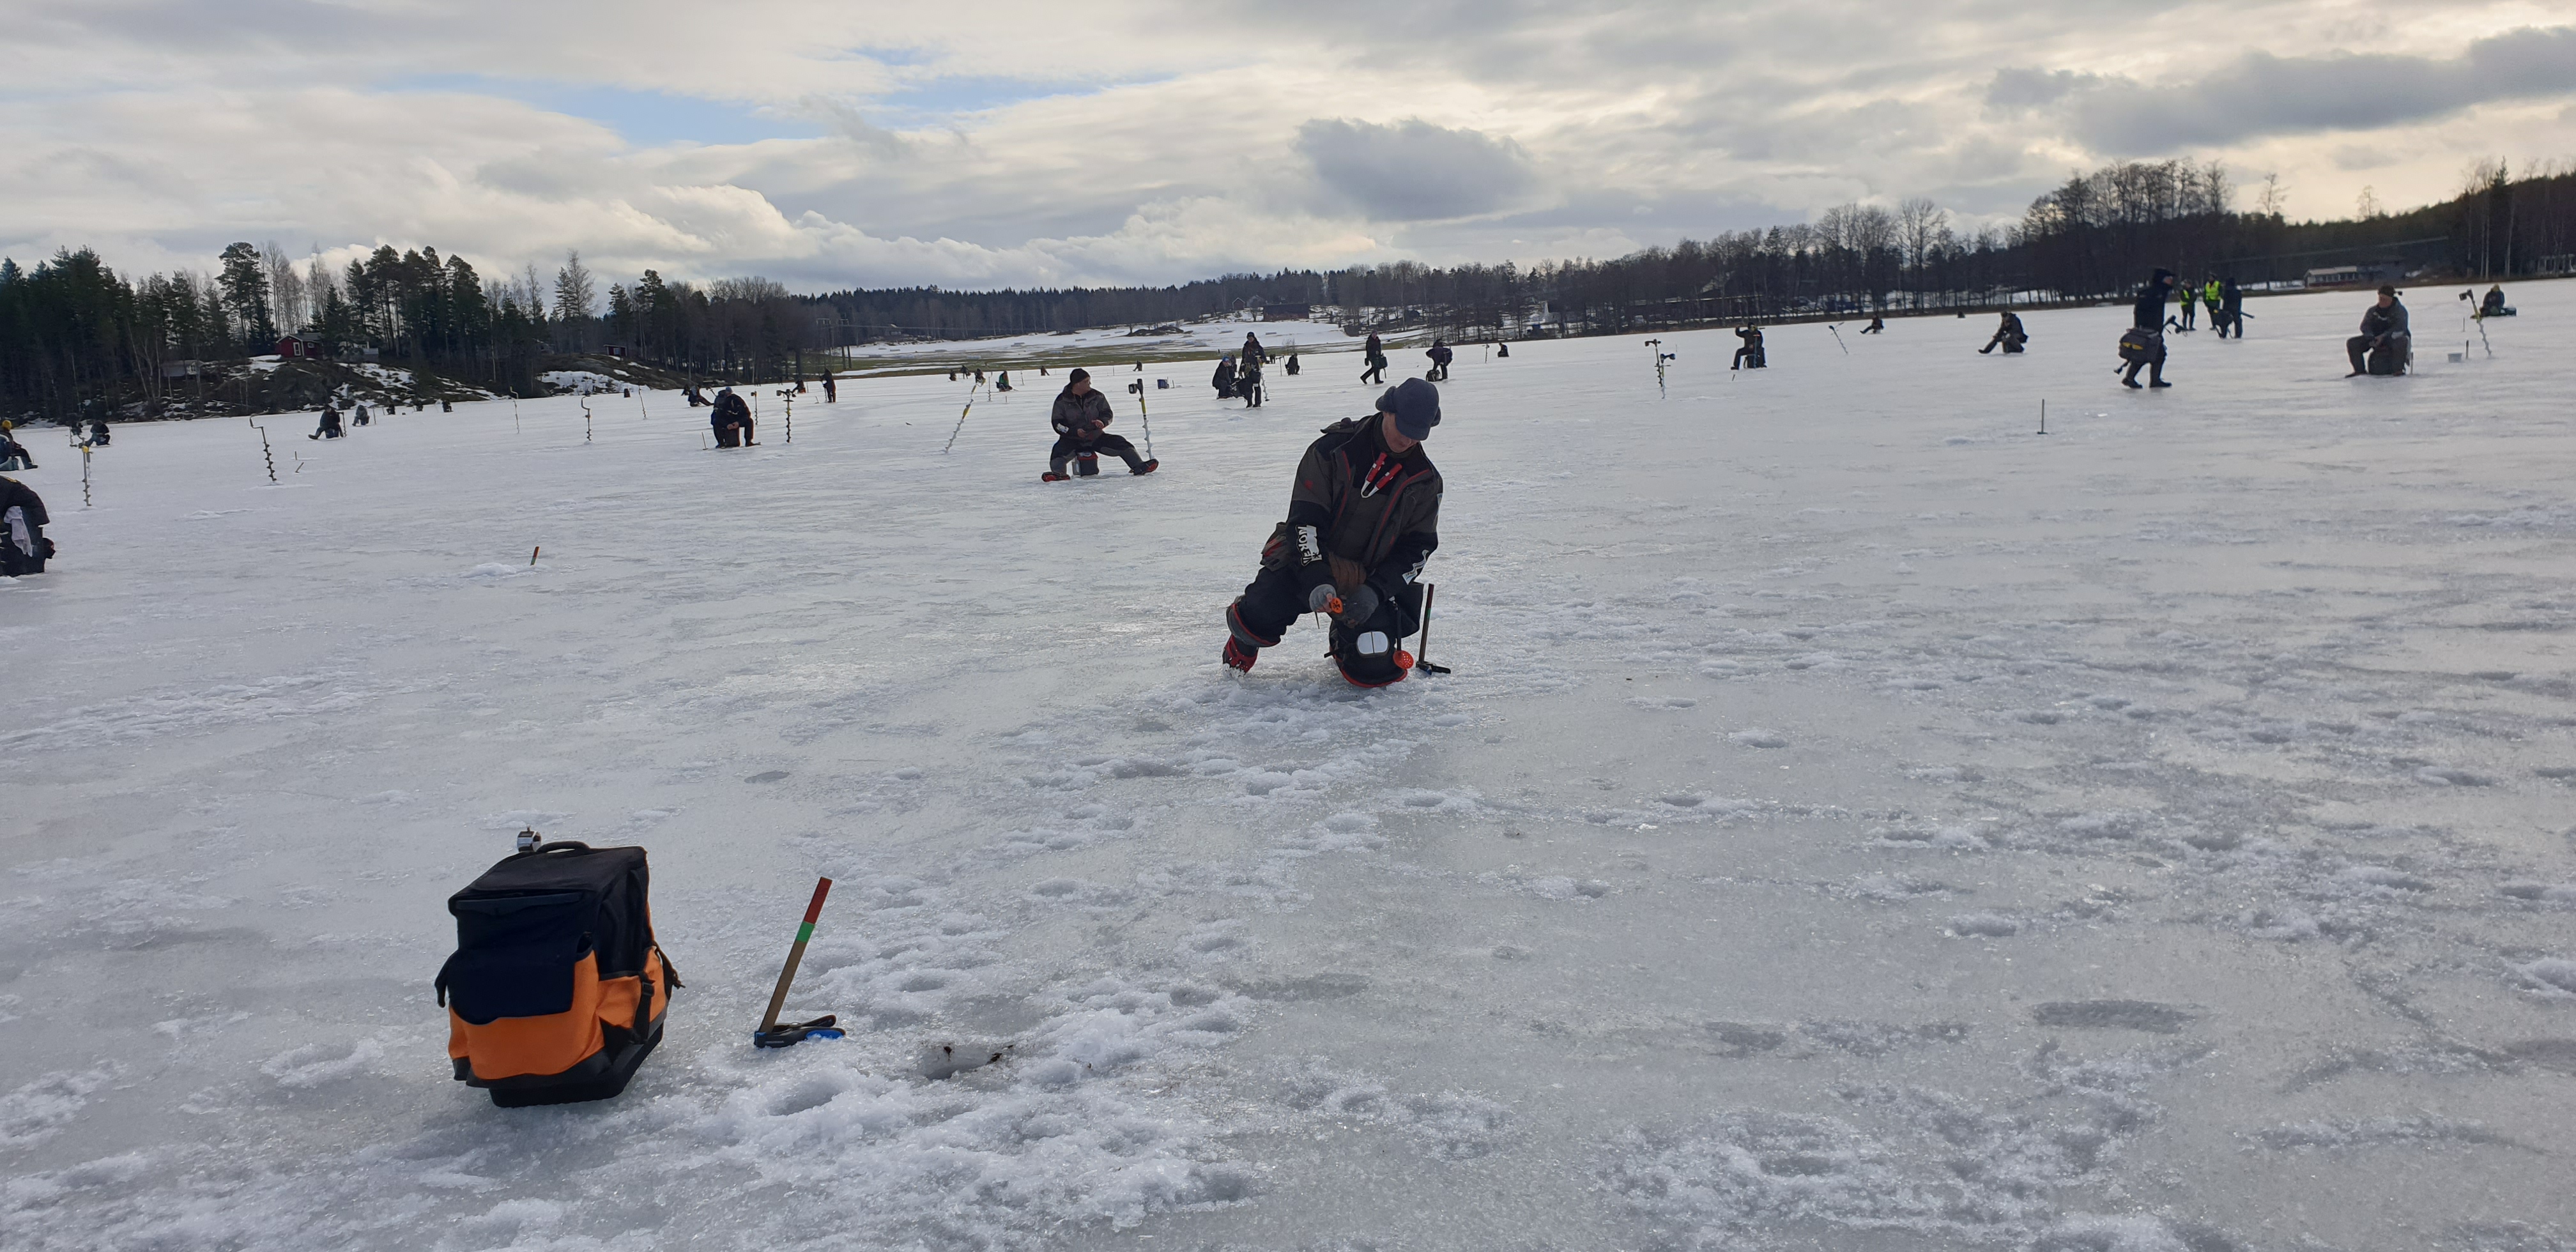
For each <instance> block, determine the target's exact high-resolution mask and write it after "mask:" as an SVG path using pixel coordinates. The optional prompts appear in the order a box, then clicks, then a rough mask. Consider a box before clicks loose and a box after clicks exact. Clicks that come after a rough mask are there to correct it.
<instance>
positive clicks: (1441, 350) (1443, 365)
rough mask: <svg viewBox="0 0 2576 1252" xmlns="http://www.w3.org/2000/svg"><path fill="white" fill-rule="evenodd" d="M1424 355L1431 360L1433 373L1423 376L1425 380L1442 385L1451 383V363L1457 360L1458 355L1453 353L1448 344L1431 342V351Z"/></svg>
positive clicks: (1437, 341) (1436, 341)
mask: <svg viewBox="0 0 2576 1252" xmlns="http://www.w3.org/2000/svg"><path fill="white" fill-rule="evenodd" d="M1422 355H1424V356H1427V357H1430V358H1431V372H1430V373H1428V374H1425V375H1423V377H1424V378H1427V379H1429V380H1431V381H1432V382H1440V383H1445V382H1447V381H1449V362H1451V361H1453V360H1455V359H1457V356H1458V354H1457V353H1456V352H1454V351H1451V350H1450V347H1449V345H1448V344H1445V343H1442V342H1441V341H1439V340H1437V339H1434V340H1432V341H1431V350H1430V351H1429V352H1425V353H1423V354H1422Z"/></svg>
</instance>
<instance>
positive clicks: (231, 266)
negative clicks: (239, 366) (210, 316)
mask: <svg viewBox="0 0 2576 1252" xmlns="http://www.w3.org/2000/svg"><path fill="white" fill-rule="evenodd" d="M219 259H220V260H222V261H223V263H224V271H223V276H222V278H221V279H220V280H218V281H220V282H221V283H222V284H223V291H224V300H225V302H226V303H227V304H229V305H231V306H232V315H233V319H234V320H233V328H234V330H235V332H236V333H238V334H239V335H240V337H241V344H242V349H243V350H244V351H246V352H250V353H253V354H256V353H261V352H268V351H273V350H274V349H275V348H276V346H277V319H276V317H275V316H274V315H273V314H271V313H270V311H269V303H268V270H267V268H266V267H265V266H264V265H262V264H261V258H260V255H259V249H257V248H254V247H252V246H250V245H249V244H246V243H236V244H231V245H228V246H227V247H225V249H224V251H223V255H222V256H221V257H220V258H219Z"/></svg>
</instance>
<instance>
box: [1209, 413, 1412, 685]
mask: <svg viewBox="0 0 2576 1252" xmlns="http://www.w3.org/2000/svg"><path fill="white" fill-rule="evenodd" d="M1439 424H1440V389H1439V388H1437V387H1434V386H1432V385H1431V384H1430V383H1428V382H1425V381H1423V380H1422V379H1419V378H1408V379H1406V380H1405V381H1403V382H1401V383H1398V384H1396V385H1395V386H1393V387H1390V388H1388V389H1387V391H1386V393H1385V394H1384V395H1381V396H1379V397H1378V400H1377V411H1376V412H1374V413H1371V414H1369V415H1368V416H1366V417H1355V418H1349V419H1347V420H1344V421H1340V422H1335V423H1334V424H1332V425H1331V426H1327V427H1325V428H1324V433H1323V437H1322V438H1320V439H1317V440H1316V441H1315V442H1313V443H1312V444H1309V445H1307V448H1306V455H1305V456H1304V457H1303V458H1301V459H1299V461H1298V462H1297V478H1296V483H1297V485H1296V487H1295V488H1294V489H1292V490H1291V491H1290V492H1289V495H1288V520H1287V521H1284V522H1281V523H1279V524H1278V526H1276V527H1274V528H1273V529H1272V530H1271V532H1270V541H1269V542H1268V543H1267V544H1264V545H1263V546H1262V549H1261V572H1260V573H1258V574H1256V575H1254V576H1253V579H1252V582H1251V583H1250V585H1248V586H1246V587H1245V588H1244V589H1243V594H1242V595H1239V596H1237V597H1235V599H1234V603H1233V604H1231V605H1228V606H1227V607H1226V610H1225V625H1226V632H1227V637H1226V641H1225V651H1224V653H1223V659H1224V661H1225V664H1226V665H1227V666H1228V667H1229V668H1232V669H1236V670H1241V671H1245V672H1250V670H1251V669H1252V664H1253V662H1254V661H1255V660H1257V659H1259V658H1260V656H1261V650H1262V649H1263V648H1267V647H1271V646H1274V645H1276V644H1277V643H1278V642H1279V639H1280V636H1281V635H1282V634H1284V633H1286V631H1287V629H1288V626H1289V624H1290V623H1292V622H1294V621H1296V620H1297V619H1298V618H1299V617H1301V616H1303V615H1305V614H1307V613H1329V614H1331V615H1332V619H1333V622H1332V629H1331V632H1330V643H1329V647H1330V650H1331V653H1332V657H1333V663H1334V665H1335V666H1337V667H1338V668H1340V670H1341V672H1342V677H1343V678H1345V679H1348V680H1349V681H1350V683H1351V684H1352V685H1353V686H1358V687H1383V686H1386V685H1387V684H1389V683H1394V682H1401V681H1403V680H1404V676H1405V673H1406V671H1407V670H1409V669H1411V668H1412V665H1413V658H1412V657H1411V656H1410V655H1409V654H1407V653H1405V652H1404V651H1403V650H1401V649H1399V648H1397V647H1396V644H1397V642H1398V641H1400V640H1402V639H1403V638H1404V637H1405V636H1407V635H1410V634H1412V633H1413V632H1414V631H1416V630H1418V629H1420V628H1421V622H1422V616H1421V614H1422V599H1421V592H1420V586H1419V584H1418V583H1416V582H1415V581H1414V580H1415V579H1417V578H1419V577H1420V576H1421V574H1422V564H1423V562H1425V561H1427V560H1429V559H1430V558H1431V554H1432V552H1433V551H1434V550H1436V549H1438V548H1439V546H1440V471H1439V469H1438V468H1436V467H1434V466H1433V465H1432V464H1431V457H1430V456H1429V455H1428V454H1426V453H1425V452H1424V451H1423V450H1422V441H1423V440H1425V439H1427V438H1429V437H1430V436H1431V428H1432V427H1434V426H1437V425H1439Z"/></svg>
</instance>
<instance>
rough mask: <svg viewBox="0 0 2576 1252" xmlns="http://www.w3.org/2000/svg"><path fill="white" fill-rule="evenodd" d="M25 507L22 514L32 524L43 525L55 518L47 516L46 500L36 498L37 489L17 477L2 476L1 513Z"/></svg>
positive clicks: (0, 490) (0, 480)
mask: <svg viewBox="0 0 2576 1252" xmlns="http://www.w3.org/2000/svg"><path fill="white" fill-rule="evenodd" d="M13 508H16V509H25V510H26V512H25V513H23V514H20V516H22V517H25V518H26V519H27V524H28V525H30V526H43V525H46V524H47V523H49V522H52V521H53V520H54V519H52V518H50V517H47V516H45V502H44V501H42V500H39V499H37V498H36V489H35V488H33V487H30V486H28V485H27V484H25V483H22V482H19V481H18V480H17V479H15V478H0V515H5V514H7V513H8V512H9V510H11V509H13Z"/></svg>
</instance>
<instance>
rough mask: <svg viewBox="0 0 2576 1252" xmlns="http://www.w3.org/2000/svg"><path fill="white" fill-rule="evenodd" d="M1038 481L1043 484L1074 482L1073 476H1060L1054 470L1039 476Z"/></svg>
mask: <svg viewBox="0 0 2576 1252" xmlns="http://www.w3.org/2000/svg"><path fill="white" fill-rule="evenodd" d="M1038 481H1039V482H1042V483H1069V482H1072V481H1073V475H1071V474H1059V473H1056V472H1055V471H1054V470H1048V471H1047V472H1045V473H1043V474H1040V475H1038Z"/></svg>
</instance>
